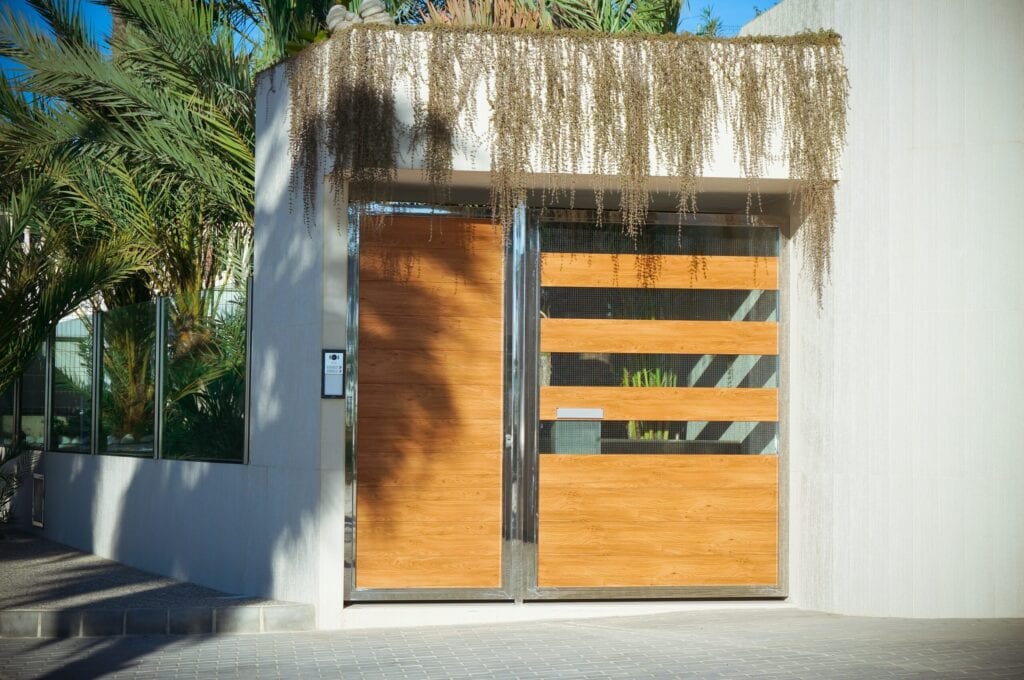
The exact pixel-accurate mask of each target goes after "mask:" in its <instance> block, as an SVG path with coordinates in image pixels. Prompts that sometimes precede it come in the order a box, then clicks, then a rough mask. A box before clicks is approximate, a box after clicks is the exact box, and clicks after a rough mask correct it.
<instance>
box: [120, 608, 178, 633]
mask: <svg viewBox="0 0 1024 680" xmlns="http://www.w3.org/2000/svg"><path fill="white" fill-rule="evenodd" d="M167 633H168V612H167V610H166V609H162V608H161V609H129V610H128V612H127V618H126V620H125V634H126V635H166V634H167Z"/></svg>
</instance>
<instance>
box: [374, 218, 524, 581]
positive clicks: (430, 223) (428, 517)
mask: <svg viewBox="0 0 1024 680" xmlns="http://www.w3.org/2000/svg"><path fill="white" fill-rule="evenodd" d="M377 226H378V225H375V224H374V220H366V221H364V226H363V232H362V234H361V236H362V239H361V242H362V251H361V253H360V282H359V362H358V364H359V369H358V370H359V375H358V379H359V392H358V400H359V401H358V425H357V443H356V465H357V468H356V470H357V476H358V482H357V485H356V570H355V574H356V587H357V588H368V589H374V588H499V587H501V526H502V486H501V484H502V422H503V411H502V408H503V365H502V357H503V354H502V350H503V342H504V338H503V333H504V328H503V322H502V309H503V295H504V293H503V280H502V271H503V269H502V262H503V254H502V253H503V241H502V239H501V236H500V234H496V233H495V231H494V229H493V227H492V225H491V224H490V223H489V222H486V221H483V222H481V221H474V220H467V219H461V218H458V219H456V218H440V217H435V218H430V217H411V216H402V217H395V218H393V219H390V220H386V221H385V222H384V223H383V225H382V230H380V231H378V230H377V228H376V227H377Z"/></svg>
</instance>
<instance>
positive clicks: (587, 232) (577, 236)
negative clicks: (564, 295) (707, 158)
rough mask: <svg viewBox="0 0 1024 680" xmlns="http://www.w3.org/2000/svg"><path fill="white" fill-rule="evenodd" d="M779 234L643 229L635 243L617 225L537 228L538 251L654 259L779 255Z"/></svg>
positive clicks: (729, 229)
mask: <svg viewBox="0 0 1024 680" xmlns="http://www.w3.org/2000/svg"><path fill="white" fill-rule="evenodd" d="M778 235H779V232H778V230H777V229H768V228H765V227H717V226H708V225H684V226H681V227H679V226H674V225H652V224H649V225H646V226H645V227H644V230H643V232H642V233H641V234H640V235H639V237H637V238H636V239H633V238H631V237H630V236H628V235H626V234H625V233H624V232H623V228H622V225H621V224H615V223H611V222H605V223H604V224H602V225H601V227H599V228H595V227H594V225H593V224H592V223H580V224H558V223H554V222H552V223H548V224H545V225H544V226H543V227H542V228H541V250H543V251H544V252H551V253H645V254H656V255H745V256H756V257H773V256H776V255H778V254H779V239H778Z"/></svg>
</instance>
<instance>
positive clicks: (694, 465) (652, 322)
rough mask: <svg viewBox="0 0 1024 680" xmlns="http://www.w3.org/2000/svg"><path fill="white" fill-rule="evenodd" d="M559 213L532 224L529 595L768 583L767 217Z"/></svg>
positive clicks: (774, 570) (773, 508) (715, 590)
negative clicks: (625, 220)
mask: <svg viewBox="0 0 1024 680" xmlns="http://www.w3.org/2000/svg"><path fill="white" fill-rule="evenodd" d="M577 215H578V214H577ZM564 217H565V218H566V219H561V220H547V221H542V222H540V225H539V234H538V235H537V236H536V237H535V239H534V243H535V244H536V245H535V247H536V248H537V249H538V250H539V251H540V254H539V265H540V266H539V270H540V273H539V295H538V298H537V299H538V309H537V310H536V319H537V336H538V338H539V345H538V347H537V348H536V349H537V352H535V355H536V357H537V361H536V367H535V368H536V371H537V383H538V387H537V390H536V394H537V407H536V412H535V413H534V414H533V417H534V418H535V421H534V425H535V427H536V432H537V438H536V449H537V455H536V456H532V457H531V462H533V463H534V464H535V465H536V468H535V470H536V476H537V480H538V481H537V486H536V490H535V493H536V496H535V497H534V499H531V505H532V506H534V513H533V514H531V515H530V518H531V520H532V523H533V526H532V527H529V528H528V529H527V534H528V535H529V536H530V538H531V540H533V541H535V543H536V561H535V564H534V565H531V566H532V570H531V571H532V574H531V583H530V584H529V587H530V590H531V595H530V596H532V597H618V596H622V597H627V596H628V597H637V596H687V595H690V596H695V595H701V596H704V595H707V596H725V595H730V594H733V595H755V594H762V595H775V594H779V593H780V592H781V591H780V590H779V586H780V578H779V560H778V546H779V531H778V529H779V513H778V508H779V494H778V488H779V486H778V456H777V453H778V437H777V432H778V427H777V424H778V403H779V399H778V382H779V378H778V374H779V365H778V324H777V321H778V306H779V300H778V290H777V289H778V273H777V248H778V230H777V229H774V228H761V227H749V226H729V225H728V222H726V221H724V220H722V219H721V218H718V219H715V218H713V217H705V218H703V219H702V220H698V219H694V220H688V221H687V222H685V223H684V224H682V225H680V222H679V217H678V216H677V215H669V216H664V217H662V218H660V220H661V222H660V223H659V217H657V216H652V224H649V225H648V226H647V227H646V228H645V229H644V232H643V233H642V234H641V236H640V237H639V238H638V239H636V240H634V239H631V238H629V237H625V236H623V234H622V227H621V225H620V224H615V223H614V216H607V217H606V219H605V223H604V225H603V226H601V227H598V226H596V225H595V222H594V220H593V216H589V215H586V214H585V213H584V214H582V215H581V216H576V217H574V216H573V214H567V215H565V216H564ZM734 219H735V218H734Z"/></svg>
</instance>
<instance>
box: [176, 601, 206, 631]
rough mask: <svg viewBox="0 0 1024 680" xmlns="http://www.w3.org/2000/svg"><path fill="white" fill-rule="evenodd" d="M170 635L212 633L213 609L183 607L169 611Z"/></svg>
mask: <svg viewBox="0 0 1024 680" xmlns="http://www.w3.org/2000/svg"><path fill="white" fill-rule="evenodd" d="M170 631H171V635H205V634H208V633H212V632H213V609H210V608H208V607H183V608H180V609H172V610H170Z"/></svg>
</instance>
